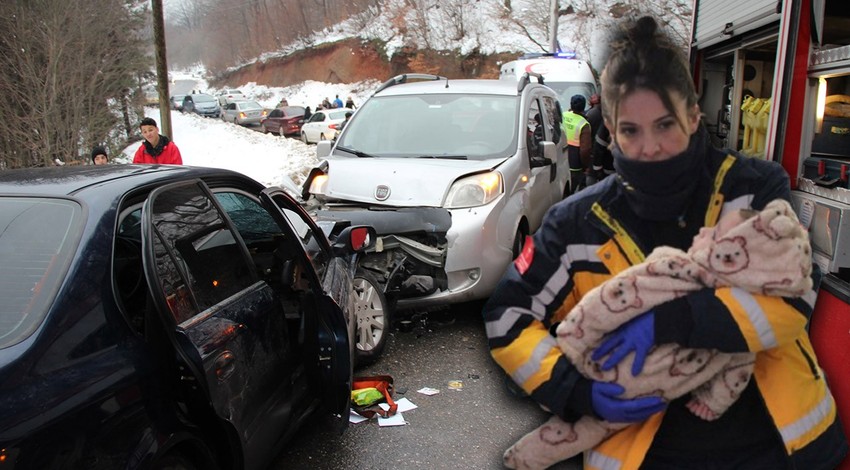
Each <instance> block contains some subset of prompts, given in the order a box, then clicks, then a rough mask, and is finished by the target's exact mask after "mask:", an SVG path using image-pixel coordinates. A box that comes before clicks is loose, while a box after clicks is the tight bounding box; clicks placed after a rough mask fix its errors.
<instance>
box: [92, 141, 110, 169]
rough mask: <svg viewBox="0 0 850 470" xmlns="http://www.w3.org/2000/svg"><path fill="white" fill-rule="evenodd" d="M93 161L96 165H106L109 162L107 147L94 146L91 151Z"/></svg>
mask: <svg viewBox="0 0 850 470" xmlns="http://www.w3.org/2000/svg"><path fill="white" fill-rule="evenodd" d="M91 162H92V164H94V165H106V164H107V163H109V157H108V156H107V155H106V148H105V147H102V146H100V145H98V146H96V147H95V148H93V149H92V151H91Z"/></svg>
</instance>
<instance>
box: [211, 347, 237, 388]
mask: <svg viewBox="0 0 850 470" xmlns="http://www.w3.org/2000/svg"><path fill="white" fill-rule="evenodd" d="M214 368H215V376H216V377H217V378H218V380H219V382H221V381H224V380H227V378H228V377H230V376H231V375H232V374H233V371H234V370H236V355H234V354H233V353H232V352H230V351H224V352H222V353H221V354H219V355H218V357H217V358H215V363H214Z"/></svg>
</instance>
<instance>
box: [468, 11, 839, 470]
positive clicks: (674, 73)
mask: <svg viewBox="0 0 850 470" xmlns="http://www.w3.org/2000/svg"><path fill="white" fill-rule="evenodd" d="M610 49H611V53H610V57H609V59H608V61H607V64H606V65H605V68H604V71H603V73H602V77H601V84H602V93H603V95H602V111H603V117H604V122H605V125H606V127H608V129H609V130H610V131H611V136H612V140H613V144H612V153H613V156H614V166H615V168H616V170H617V173H616V175H615V176H614V177H611V178H606V179H605V180H603V181H601V182H600V183H597V184H595V185H593V186H590V187H588V188H587V189H585V190H583V191H581V192H580V193H578V194H575V195H573V196H571V197H569V198H567V199H565V200H564V201H561V202H560V203H558V204H556V205H555V206H553V207H552V208H551V209H550V210H549V211H548V213H547V215H546V217H545V219H544V221H543V225H542V226H541V227H540V228H539V229H538V230H537V232H536V233H535V234H534V237H533V238H532V239H531V240H529V241H528V242H527V243H526V245H525V247H524V249H523V251H522V253H521V254H520V256H519V257H518V258H517V260H516V261H515V262H514V263H513V264H512V265H511V266H510V267H509V268H508V271H507V273H506V274H505V276H504V278H503V279H502V281H501V282H500V284H499V285H498V286H497V287H496V289H495V291H494V294H493V295H492V296H491V297H490V299H489V301H488V302H487V304H486V305H485V307H484V312H483V314H484V320H485V327H486V331H487V336H488V342H489V346H490V350H491V354H492V356H493V358H494V359H495V360H496V362H497V363H498V364H499V365H500V366H501V367H502V368H503V369H504V370H505V372H506V373H507V374H508V375H509V376H510V377H511V378H512V379H513V381H514V382H516V383H517V384H518V385H519V386H521V387H522V389H523V390H524V391H525V392H526V393H528V394H529V395H530V396H531V397H532V398H533V399H535V400H536V401H537V402H539V403H540V404H541V405H542V406H544V407H546V408H547V409H549V410H551V411H552V412H553V413H555V414H557V415H558V416H560V417H561V418H563V419H565V420H566V421H574V420H575V419H576V418H578V417H580V416H592V417H596V418H601V419H604V420H607V421H612V422H621V423H623V422H626V423H628V422H631V423H635V424H632V425H631V426H629V427H627V428H625V429H623V430H621V431H620V432H618V433H617V434H615V435H613V436H611V437H610V438H609V439H607V440H605V441H604V442H602V443H600V444H599V445H597V446H596V447H594V448H593V449H592V450H590V451H588V452H586V453H585V459H584V461H585V464H586V468H596V469H601V468H606V469H607V468H610V469H622V470H630V469H638V468H640V469H641V470H653V469H673V468H712V469H727V468H728V469H733V468H734V469H738V468H744V469H780V468H782V469H791V468H805V469H806V470H826V469H833V468H835V467H836V466H837V465H838V464H839V463H840V462H841V461H842V460H843V459H844V457H845V455H846V454H847V451H848V443H847V439H846V438H845V436H844V434H843V430H842V427H841V423H840V422H839V419H838V415H837V410H836V404H835V399H834V398H833V396H832V394H831V392H830V390H829V387H828V385H827V383H826V381H825V379H824V376H823V372H822V371H821V369H820V367H819V366H818V359H817V357H816V355H815V353H814V349H813V348H812V344H811V341H810V339H809V337H808V333H807V331H806V325H807V322H808V317H809V315H811V313H812V309H813V303H814V302H813V299H814V298H815V296H816V292H815V291H814V290H812V291H810V292H808V293H807V294H806V295H805V296H803V297H802V298H781V297H772V296H769V295H762V294H756V293H747V292H742V291H741V290H736V289H732V288H728V287H724V288H716V289H712V288H705V289H701V290H697V291H695V292H692V293H689V294H687V295H684V296H682V297H679V298H677V299H675V300H672V301H670V302H666V303H662V304H660V305H658V306H656V307H654V308H653V309H652V310H650V311H648V312H646V313H644V314H642V315H640V316H638V317H637V318H636V319H634V320H632V321H630V322H628V323H626V324H625V325H623V326H622V327H620V328H619V329H617V330H616V331H615V332H613V333H611V335H610V336H609V337H608V340H606V346H605V349H609V348H610V349H611V351H610V354H609V355H604V356H602V357H596V358H592V359H591V360H594V361H598V362H596V364H597V365H598V367H599V370H600V371H603V372H604V371H605V369H606V367H614V366H616V362H617V361H608V359H612V358H617V359H618V360H619V359H622V358H624V357H625V358H628V359H627V360H630V361H634V362H633V364H634V363H643V361H642V360H643V358H645V357H646V355H647V354H648V353H649V351H651V350H652V348H653V347H654V346H655V345H660V344H666V343H672V344H677V345H680V346H681V347H685V348H705V349H716V350H718V351H721V352H729V353H735V352H752V353H755V357H756V361H755V366H754V370H753V374H752V377H751V378H750V381H749V383H748V384H747V385H746V387H745V388H744V390H743V391H741V393H740V396H739V398H738V401H737V402H735V403H734V404H733V405H732V406H731V407H730V408H729V409H728V410H727V411H726V413H725V414H724V415H723V416H722V417H721V418H720V419H717V420H714V421H706V420H703V419H701V418H699V417H697V416H695V415H693V414H692V413H691V412H690V411H689V410H688V409H687V407H686V404H687V402H688V400H689V397H688V396H687V395H686V396H684V397H682V398H680V399H676V400H673V401H671V402H669V403H666V409H665V410H664V411H663V412H657V410H658V402H657V400H658V399H659V398H658V397H654V396H652V397H639V398H634V399H625V398H624V397H622V396H620V395H619V394H618V393H617V389H616V387H611V386H610V384H609V383H608V382H604V381H601V380H600V381H595V380H590V379H586V378H584V377H582V376H581V375H580V374H579V373H578V372H577V370H576V367H575V365H574V364H572V363H570V361H569V360H568V359H567V358H566V356H564V355H563V354H562V353H561V351H560V349H559V348H558V347H557V343H556V341H555V338H553V337H552V333H551V331H552V330H553V329H554V327H555V326H556V325H557V324H558V323H559V322H560V321H561V320H562V319H563V317H564V316H565V314H566V312H569V311H570V310H571V309H572V308H573V307H574V306H575V305H576V304H577V303H578V301H579V300H580V299H582V298H583V297H584V296H585V295H587V293H588V292H589V291H590V290H591V289H593V288H595V287H596V286H599V285H600V284H602V283H603V282H604V281H605V280H607V279H610V278H611V277H613V276H614V275H616V274H617V273H619V272H621V271H623V270H625V269H626V268H628V267H629V266H631V265H635V264H638V263H640V262H642V261H643V260H644V259H645V256H646V255H647V254H648V253H650V252H651V251H652V250H653V249H654V248H656V247H659V246H662V245H668V246H672V247H674V248H679V249H684V248H686V247H687V246H688V245H689V244H690V242H691V240H692V239H693V237H694V235H696V234H697V233H698V231H699V229H700V228H701V227H703V226H708V227H711V226H714V225H715V224H716V223H717V221H718V220H719V218H720V216H721V215H723V214H725V213H728V212H731V211H735V210H739V209H741V208H745V207H746V208H750V209H754V210H762V209H763V208H764V207H765V206H766V205H767V203H768V202H770V201H772V200H774V199H777V198H781V199H784V200H786V201H788V200H790V195H791V193H790V185H789V180H788V176H787V174H786V173H785V171H784V170H783V169H782V167H781V166H780V165H779V164H777V163H776V162H772V161H765V160H760V159H753V158H748V157H745V156H743V155H741V154H739V153H736V152H734V151H731V150H720V149H717V148H714V147H713V146H712V145H711V142H710V139H709V136H708V133H707V131H706V130H705V128H704V126H702V125H701V123H700V110H699V105H698V104H697V95H696V92H695V90H694V86H693V81H692V80H691V76H690V70H689V67H688V62H687V59H686V58H685V57H684V55H683V53H682V52H681V49H680V48H678V47H677V46H675V45H673V43H672V42H671V41H670V40H669V38H668V37H667V36H666V35H665V34H663V33H662V32H661V31H659V29H658V25H657V23H656V22H655V20H653V19H652V18H649V17H644V18H640V19H639V20H636V21H630V22H628V23H627V24H625V25H624V27H623V28H622V29H620V30H618V31H617V32H616V34H615V35H614V37H613V38H612V43H611V47H610ZM815 271H817V270H815ZM813 279H817V273H816V272H815V273H813ZM814 285H817V284H816V283H815V284H814ZM615 294H616V293H615ZM613 298H614V300H616V298H618V297H617V296H616V295H615V296H614V297H613ZM612 345H613V347H611V346H612ZM612 362H613V364H611V363H612ZM637 372H638V373H639V372H640V371H637Z"/></svg>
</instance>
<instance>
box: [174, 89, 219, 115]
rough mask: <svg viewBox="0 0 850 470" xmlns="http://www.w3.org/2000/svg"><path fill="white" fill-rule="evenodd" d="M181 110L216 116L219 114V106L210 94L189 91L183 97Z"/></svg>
mask: <svg viewBox="0 0 850 470" xmlns="http://www.w3.org/2000/svg"><path fill="white" fill-rule="evenodd" d="M183 112H186V113H196V114H200V115H201V116H205V117H216V118H217V117H219V116H220V115H221V107H220V106H219V105H218V101H216V99H215V98H213V96H212V95H208V94H206V93H191V94H188V95H186V97H184V98H183Z"/></svg>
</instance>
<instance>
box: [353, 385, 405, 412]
mask: <svg viewBox="0 0 850 470" xmlns="http://www.w3.org/2000/svg"><path fill="white" fill-rule="evenodd" d="M364 388H375V389H377V390H378V391H379V392H381V393H382V394H383V395H384V399H383V400H381V401H380V402H376V403H372V404H370V405H366V406H359V405H355V404H354V403H352V405H351V408H352V409H354V411H356V412H357V414H359V415H361V416H363V417H365V418H372V417H373V416H375V415H376V414H377V415H379V416H381V417H383V418H388V417H390V416H392V415H394V414H395V413H396V411H397V410H398V405H397V404H396V402H395V401H393V378H392V377H390V376H389V375H374V376H370V377H355V378H354V381H353V382H352V384H351V390H352V391H355V390H361V389H364ZM378 403H386V404H387V405H389V409H388V410H384V409H383V408H381V407H380V406H378Z"/></svg>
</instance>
